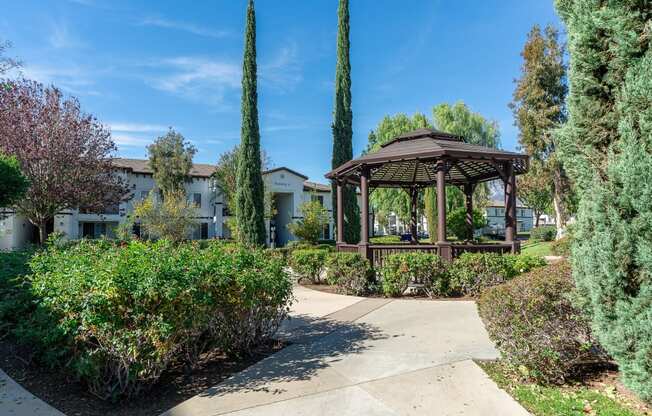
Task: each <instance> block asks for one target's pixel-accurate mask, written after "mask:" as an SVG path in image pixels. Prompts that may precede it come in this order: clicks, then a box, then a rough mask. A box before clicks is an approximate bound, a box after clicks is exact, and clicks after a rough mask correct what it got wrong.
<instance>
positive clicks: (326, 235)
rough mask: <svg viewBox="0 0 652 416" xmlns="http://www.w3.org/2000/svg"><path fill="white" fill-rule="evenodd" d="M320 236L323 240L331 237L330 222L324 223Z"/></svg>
mask: <svg viewBox="0 0 652 416" xmlns="http://www.w3.org/2000/svg"><path fill="white" fill-rule="evenodd" d="M322 238H323V239H324V240H330V238H331V225H330V224H326V225H324V232H323V234H322Z"/></svg>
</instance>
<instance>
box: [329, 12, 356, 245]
mask: <svg viewBox="0 0 652 416" xmlns="http://www.w3.org/2000/svg"><path fill="white" fill-rule="evenodd" d="M349 49H350V43H349V1H348V0H340V5H339V9H338V32H337V66H336V69H335V111H334V116H333V126H332V127H333V160H332V167H333V169H335V168H337V167H338V166H340V165H342V164H343V163H345V162H348V161H349V160H351V159H352V158H353V111H351V61H350V59H349ZM332 195H333V216H334V218H335V220H336V221H337V192H336V184H335V183H333V192H332ZM342 199H343V201H342V208H343V209H344V239H345V240H346V242H347V243H357V242H358V241H359V240H360V208H359V207H358V201H357V197H356V192H355V187H354V186H350V185H349V186H345V187H344V189H343V192H342Z"/></svg>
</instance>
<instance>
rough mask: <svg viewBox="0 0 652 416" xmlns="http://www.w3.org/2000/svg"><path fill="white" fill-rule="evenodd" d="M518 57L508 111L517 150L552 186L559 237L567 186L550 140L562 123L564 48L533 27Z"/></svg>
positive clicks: (554, 36)
mask: <svg viewBox="0 0 652 416" xmlns="http://www.w3.org/2000/svg"><path fill="white" fill-rule="evenodd" d="M521 56H522V57H523V65H522V67H521V71H522V75H521V78H520V79H518V80H517V81H516V89H515V90H514V97H513V101H512V102H511V103H510V108H512V110H513V111H514V118H515V124H516V126H517V127H518V129H519V142H520V144H521V146H523V148H524V149H525V151H526V152H527V154H528V155H530V157H531V158H532V159H533V160H535V161H538V162H539V163H540V166H541V167H542V169H539V171H538V172H537V175H539V177H544V178H545V180H547V181H549V182H550V183H551V184H552V202H553V205H554V209H555V216H556V219H557V221H556V222H557V229H558V231H557V235H558V236H561V235H562V232H563V229H564V228H565V227H566V222H567V220H568V216H569V214H568V213H569V194H570V184H569V181H568V177H567V175H566V171H565V170H564V167H563V165H562V163H561V161H560V160H559V157H558V155H557V151H556V145H555V137H554V132H555V129H557V128H559V127H560V126H561V125H562V124H563V123H564V122H565V121H566V117H567V114H566V106H565V99H566V93H567V91H568V88H567V85H566V64H565V63H564V47H563V45H561V44H560V42H559V34H558V32H557V30H556V29H555V28H554V27H552V26H547V27H546V28H545V30H543V31H542V30H541V28H540V27H539V26H538V25H535V26H534V27H533V28H532V30H531V31H530V33H529V34H528V38H527V42H526V43H525V46H524V48H523V52H521ZM530 178H532V179H534V178H533V177H532V176H530ZM519 194H521V195H523V193H522V192H519Z"/></svg>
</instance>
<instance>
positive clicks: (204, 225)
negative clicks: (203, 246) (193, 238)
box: [201, 222, 208, 240]
mask: <svg viewBox="0 0 652 416" xmlns="http://www.w3.org/2000/svg"><path fill="white" fill-rule="evenodd" d="M201 239H202V240H208V223H207V222H202V223H201Z"/></svg>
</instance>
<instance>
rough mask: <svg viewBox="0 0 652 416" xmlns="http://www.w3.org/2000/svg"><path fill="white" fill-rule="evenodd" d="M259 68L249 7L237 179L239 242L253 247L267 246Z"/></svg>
mask: <svg viewBox="0 0 652 416" xmlns="http://www.w3.org/2000/svg"><path fill="white" fill-rule="evenodd" d="M257 77H258V75H257V66H256V12H255V11H254V2H253V0H249V5H248V6H247V29H246V33H245V47H244V63H243V68H242V109H241V114H242V127H241V129H242V130H241V139H240V150H239V153H240V155H239V157H238V169H237V178H236V198H235V199H236V213H235V214H236V220H237V228H238V233H237V234H238V239H239V240H240V241H241V242H242V243H244V244H246V245H250V246H263V245H265V240H266V233H265V202H264V199H265V185H264V183H263V175H262V172H261V166H262V162H261V160H260V129H259V126H258V86H257V85H258V80H257Z"/></svg>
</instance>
